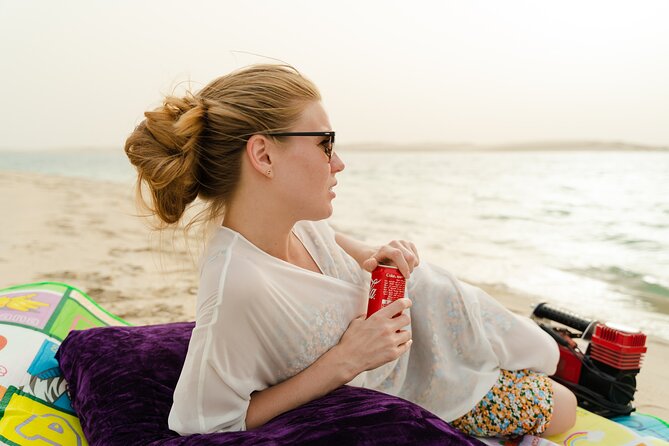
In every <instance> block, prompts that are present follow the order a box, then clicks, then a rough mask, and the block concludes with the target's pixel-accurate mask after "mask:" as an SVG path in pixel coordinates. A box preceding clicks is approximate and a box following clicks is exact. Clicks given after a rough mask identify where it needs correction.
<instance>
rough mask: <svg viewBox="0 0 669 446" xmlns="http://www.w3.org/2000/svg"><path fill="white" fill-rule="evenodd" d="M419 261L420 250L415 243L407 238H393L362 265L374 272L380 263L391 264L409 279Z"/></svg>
mask: <svg viewBox="0 0 669 446" xmlns="http://www.w3.org/2000/svg"><path fill="white" fill-rule="evenodd" d="M419 263H420V259H419V258H418V251H417V250H416V246H415V245H414V244H413V243H411V242H407V241H405V240H393V241H392V242H390V243H388V244H387V245H383V246H381V247H380V248H378V249H377V250H376V251H375V252H374V253H373V254H371V256H370V257H369V258H368V259H366V260H364V261H363V262H362V263H361V264H360V266H362V268H363V269H364V270H366V271H369V272H372V271H374V269H375V268H376V267H377V266H379V265H387V264H391V265H393V266H396V267H397V268H398V269H399V270H400V272H401V273H402V275H403V276H404V278H405V279H408V278H409V276H410V275H411V273H412V272H413V269H414V268H415V267H417V266H418V264H419Z"/></svg>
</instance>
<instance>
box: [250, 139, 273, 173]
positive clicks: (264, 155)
mask: <svg viewBox="0 0 669 446" xmlns="http://www.w3.org/2000/svg"><path fill="white" fill-rule="evenodd" d="M271 151H272V143H271V140H270V139H269V138H268V137H266V136H264V135H253V136H251V137H250V138H249V140H248V141H247V142H246V156H247V157H248V159H249V162H250V163H251V166H253V168H254V169H255V170H256V171H257V172H258V173H259V174H260V175H262V176H265V177H270V178H271V177H272V157H271V156H270V152H271Z"/></svg>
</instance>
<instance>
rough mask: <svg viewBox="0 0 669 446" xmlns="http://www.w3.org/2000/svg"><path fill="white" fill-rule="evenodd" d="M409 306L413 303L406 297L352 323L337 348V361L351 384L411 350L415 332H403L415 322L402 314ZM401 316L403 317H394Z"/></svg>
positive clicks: (335, 348)
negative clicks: (367, 372)
mask: <svg viewBox="0 0 669 446" xmlns="http://www.w3.org/2000/svg"><path fill="white" fill-rule="evenodd" d="M409 307H411V300H409V299H406V298H402V299H398V300H396V301H395V302H393V303H391V304H390V305H388V306H387V307H384V308H382V309H380V310H379V311H377V312H376V313H374V314H373V315H371V316H370V317H369V318H368V319H365V316H364V315H362V316H360V317H358V318H356V319H354V320H353V321H351V323H350V324H349V326H348V328H347V329H346V332H344V335H343V336H342V337H341V339H340V340H339V343H338V344H337V345H336V346H335V347H334V348H333V350H336V351H337V352H338V353H339V354H338V358H339V360H338V361H337V362H338V364H339V366H341V367H343V369H344V374H345V376H346V377H347V378H349V379H348V380H349V381H350V380H351V379H353V378H355V377H356V376H357V375H358V374H360V373H362V372H364V371H366V370H372V369H375V368H377V367H379V366H382V365H383V364H386V363H388V362H390V361H394V360H395V359H397V358H399V357H400V356H401V355H402V354H404V353H406V352H407V351H408V350H409V347H411V342H412V340H411V332H410V331H407V330H402V327H406V326H407V325H409V323H410V322H411V318H410V317H409V315H408V314H404V313H402V312H403V311H404V310H406V309H407V308H409ZM398 313H402V314H400V315H399V316H397V317H393V316H394V315H396V314H398Z"/></svg>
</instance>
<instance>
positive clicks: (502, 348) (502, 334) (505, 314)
mask: <svg viewBox="0 0 669 446" xmlns="http://www.w3.org/2000/svg"><path fill="white" fill-rule="evenodd" d="M461 285H462V289H463V290H465V292H466V293H468V294H471V295H472V296H473V297H474V298H476V299H477V300H478V302H479V306H480V309H481V317H482V320H483V326H484V329H485V333H486V336H487V338H488V341H489V342H490V345H491V346H492V349H493V351H494V352H495V354H496V355H497V359H498V361H499V367H500V368H502V369H505V370H520V369H531V370H534V371H536V372H543V373H546V374H548V375H552V374H553V373H555V370H556V368H557V363H558V360H559V351H558V347H557V343H556V342H555V341H554V340H553V338H551V337H550V336H549V335H548V334H547V333H546V332H544V331H543V330H542V329H541V328H540V327H539V326H538V325H537V324H536V323H534V322H533V321H532V320H530V319H529V318H528V317H523V316H519V315H516V314H514V313H512V312H511V311H509V310H507V309H506V308H504V306H502V305H501V304H500V303H499V302H498V301H497V300H495V299H493V298H492V297H490V296H489V295H488V294H487V293H486V292H485V291H483V290H481V289H480V288H477V287H474V286H472V285H469V284H466V283H462V282H461Z"/></svg>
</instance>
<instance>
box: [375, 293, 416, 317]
mask: <svg viewBox="0 0 669 446" xmlns="http://www.w3.org/2000/svg"><path fill="white" fill-rule="evenodd" d="M411 305H413V302H411V299H408V298H406V297H403V298H401V299H397V300H396V301H395V302H393V303H391V304H390V305H387V306H385V307H383V308H381V309H380V310H379V311H377V312H376V313H374V314H373V315H371V316H370V317H375V316H376V317H377V318H392V317H393V316H394V315H396V314H398V313H401V312H403V311H404V310H406V309H407V308H411Z"/></svg>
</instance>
